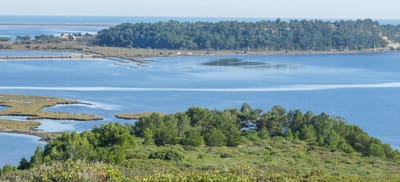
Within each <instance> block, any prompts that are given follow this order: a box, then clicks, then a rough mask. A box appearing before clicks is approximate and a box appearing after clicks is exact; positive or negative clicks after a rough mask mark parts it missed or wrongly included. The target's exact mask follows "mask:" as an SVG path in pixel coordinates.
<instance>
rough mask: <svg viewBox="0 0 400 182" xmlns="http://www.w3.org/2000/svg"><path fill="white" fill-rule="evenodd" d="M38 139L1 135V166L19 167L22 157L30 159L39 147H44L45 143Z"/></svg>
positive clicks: (25, 136) (7, 134) (17, 135)
mask: <svg viewBox="0 0 400 182" xmlns="http://www.w3.org/2000/svg"><path fill="white" fill-rule="evenodd" d="M38 139H39V138H38V137H34V136H27V135H19V134H9V133H0V144H1V145H2V146H1V149H0V154H1V159H0V166H4V165H5V164H10V165H18V163H19V160H20V159H21V158H22V157H25V158H26V159H28V160H29V159H30V157H31V156H32V154H33V153H34V151H35V149H36V147H37V146H43V145H44V144H45V143H44V142H39V141H38Z"/></svg>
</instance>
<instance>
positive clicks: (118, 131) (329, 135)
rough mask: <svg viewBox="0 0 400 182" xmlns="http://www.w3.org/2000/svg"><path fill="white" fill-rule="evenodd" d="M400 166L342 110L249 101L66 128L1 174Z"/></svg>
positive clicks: (40, 177) (179, 173) (363, 171)
mask: <svg viewBox="0 0 400 182" xmlns="http://www.w3.org/2000/svg"><path fill="white" fill-rule="evenodd" d="M255 125H256V126H255ZM238 166H240V167H238ZM200 171H201V172H200ZM199 172H200V173H199ZM399 172H400V152H399V151H394V150H393V149H392V148H391V147H390V146H389V145H387V144H382V143H381V141H379V140H378V139H376V138H373V137H370V136H368V134H366V133H365V132H364V131H362V130H361V129H360V128H359V127H357V126H353V125H348V124H346V123H345V122H344V121H343V120H342V119H340V118H337V117H332V116H329V115H327V114H325V113H321V114H318V115H314V114H313V113H312V112H306V113H305V114H303V113H302V112H301V111H299V110H295V111H289V112H287V111H286V110H285V109H284V108H282V107H279V106H274V107H273V108H272V109H271V110H269V111H267V112H263V111H262V110H260V109H252V108H251V107H250V106H249V105H248V104H243V105H242V107H241V108H240V110H237V109H227V110H224V111H218V110H208V109H205V108H198V107H193V108H190V109H188V110H187V111H186V112H184V113H175V114H168V115H161V114H158V113H153V114H150V115H148V116H143V117H142V118H140V119H139V120H138V121H137V122H136V124H135V125H125V126H123V125H120V124H117V123H110V124H105V125H102V126H101V127H95V128H94V129H93V130H91V131H86V132H83V133H81V134H78V133H65V134H62V135H60V136H59V137H57V138H56V139H53V140H52V141H50V142H49V143H48V144H47V145H46V146H45V148H44V149H42V148H40V147H38V148H37V149H36V151H35V154H34V155H33V156H32V157H31V159H30V160H27V159H25V158H23V159H21V161H20V165H19V166H18V169H17V168H15V167H12V166H5V167H4V168H3V169H2V170H0V180H2V181H7V180H10V181H13V180H15V179H16V176H18V179H23V180H27V181H88V180H89V181H143V180H147V181H165V180H170V181H176V180H180V181H182V180H189V181H192V180H195V181H204V180H210V179H214V180H220V181H232V180H234V181H282V180H283V181H301V180H327V181H343V180H356V181H358V180H377V179H380V180H381V179H383V178H386V179H388V180H392V179H397V178H399V177H400V176H399V174H400V173H399Z"/></svg>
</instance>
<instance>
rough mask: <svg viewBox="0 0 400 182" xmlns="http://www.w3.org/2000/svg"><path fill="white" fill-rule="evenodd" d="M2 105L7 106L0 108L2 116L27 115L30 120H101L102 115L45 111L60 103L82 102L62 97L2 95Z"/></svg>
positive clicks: (0, 98)
mask: <svg viewBox="0 0 400 182" xmlns="http://www.w3.org/2000/svg"><path fill="white" fill-rule="evenodd" d="M0 96H2V97H0V105H1V106H5V107H7V109H5V110H0V116H26V117H27V119H28V120H35V119H53V120H77V121H90V120H101V119H102V118H101V117H98V116H95V115H88V114H70V113H62V112H44V111H43V110H42V109H43V108H44V107H52V106H55V105H59V104H81V103H80V102H78V101H70V100H65V99H61V98H53V97H41V96H21V95H0Z"/></svg>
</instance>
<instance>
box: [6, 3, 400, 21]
mask: <svg viewBox="0 0 400 182" xmlns="http://www.w3.org/2000/svg"><path fill="white" fill-rule="evenodd" d="M1 2H2V3H1V6H0V15H58V16H167V17H259V18H278V17H280V18H349V19H355V18H373V19H400V11H399V10H398V7H400V1H399V0H1Z"/></svg>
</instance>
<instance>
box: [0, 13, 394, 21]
mask: <svg viewBox="0 0 400 182" xmlns="http://www.w3.org/2000/svg"><path fill="white" fill-rule="evenodd" d="M0 16H15V17H27V16H29V17H93V18H94V17H115V18H118V17H120V18H129V17H132V18H133V17H136V18H210V19H220V18H221V19H234V18H238V19H285V20H299V19H305V20H365V19H371V20H400V17H399V18H373V17H357V18H355V17H331V18H327V17H323V18H318V17H256V16H218V17H215V16H149V15H32V14H26V15H12V14H0Z"/></svg>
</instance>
